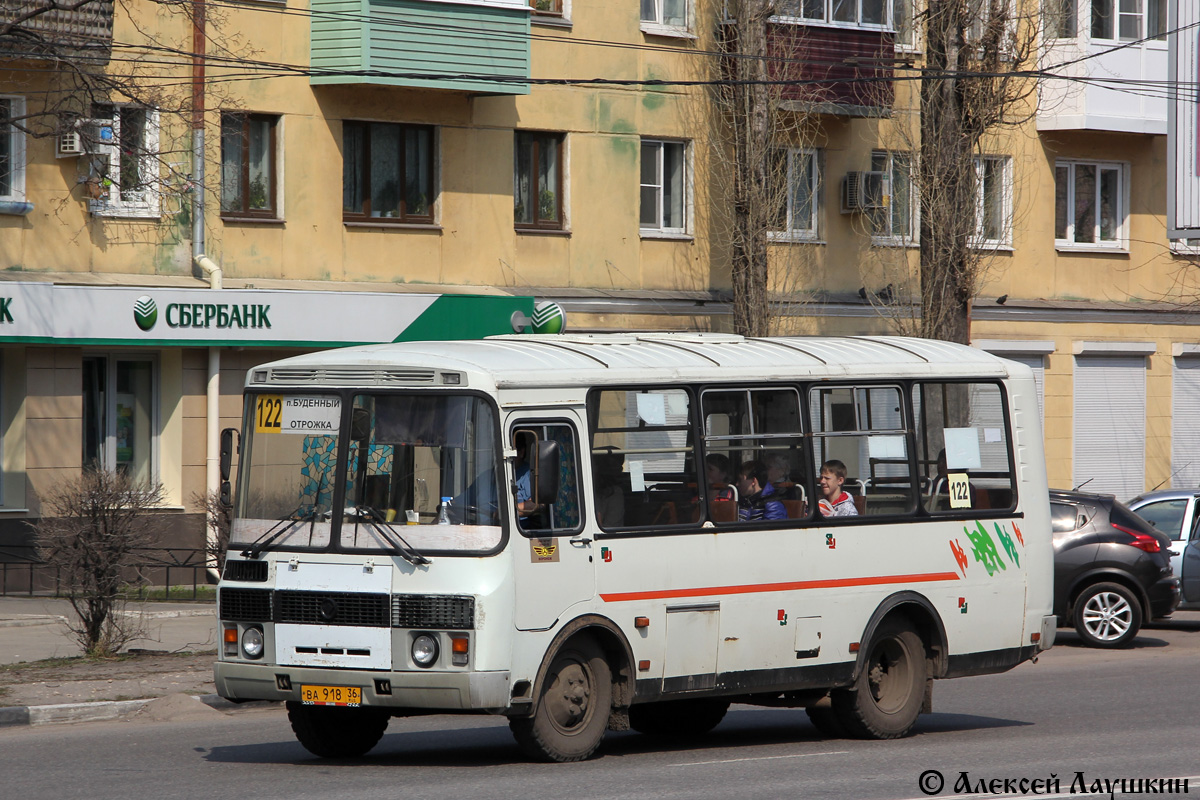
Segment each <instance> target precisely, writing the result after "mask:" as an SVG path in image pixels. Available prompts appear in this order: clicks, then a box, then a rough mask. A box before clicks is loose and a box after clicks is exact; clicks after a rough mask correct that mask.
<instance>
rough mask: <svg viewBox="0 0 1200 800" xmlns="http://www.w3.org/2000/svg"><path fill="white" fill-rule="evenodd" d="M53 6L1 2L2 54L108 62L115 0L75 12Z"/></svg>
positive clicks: (40, 0) (39, 1) (36, 1)
mask: <svg viewBox="0 0 1200 800" xmlns="http://www.w3.org/2000/svg"><path fill="white" fill-rule="evenodd" d="M51 5H52V3H51V0H25V1H24V2H18V3H15V4H13V3H0V52H2V53H5V54H6V55H7V54H13V55H15V56H17V57H22V56H23V57H26V58H36V59H59V58H64V57H67V58H73V59H80V60H86V61H87V62H88V63H92V64H106V63H108V61H109V57H110V55H111V53H112V38H113V0H93V2H90V3H86V4H84V5H82V6H81V7H79V8H77V9H73V10H67V9H61V8H51ZM10 26H11V27H10Z"/></svg>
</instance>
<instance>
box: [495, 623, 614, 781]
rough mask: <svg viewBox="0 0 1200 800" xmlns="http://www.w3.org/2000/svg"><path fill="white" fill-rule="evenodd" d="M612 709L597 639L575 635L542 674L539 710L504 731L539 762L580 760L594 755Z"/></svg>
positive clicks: (609, 684) (609, 674)
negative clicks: (507, 730) (510, 732)
mask: <svg viewBox="0 0 1200 800" xmlns="http://www.w3.org/2000/svg"><path fill="white" fill-rule="evenodd" d="M611 710H612V670H611V669H609V666H608V661H606V660H605V658H604V652H603V651H602V650H601V649H600V647H599V645H597V644H596V642H595V640H593V639H592V638H591V637H588V636H577V637H575V638H573V639H571V640H569V641H568V642H567V643H566V644H564V645H563V646H562V648H561V649H559V651H558V652H557V653H555V654H554V659H553V660H552V661H551V662H550V666H549V668H548V669H547V670H546V677H545V679H544V680H543V682H542V691H541V694H540V696H539V697H538V703H537V709H536V710H535V711H534V712H533V715H532V716H530V717H520V718H515V719H510V720H509V722H508V727H509V729H510V730H511V731H512V734H513V737H514V738H515V739H516V740H517V744H518V745H520V746H521V749H522V750H523V751H525V753H526V755H528V756H530V757H531V758H534V759H537V760H538V761H557V762H560V763H562V762H568V761H583V760H584V759H586V758H588V757H589V756H591V755H592V754H593V753H594V752H596V748H598V747H599V746H600V741H601V740H602V739H603V738H604V731H605V729H607V728H608V717H609V713H610V712H611Z"/></svg>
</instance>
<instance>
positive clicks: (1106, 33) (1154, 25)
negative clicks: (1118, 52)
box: [1092, 0, 1167, 42]
mask: <svg viewBox="0 0 1200 800" xmlns="http://www.w3.org/2000/svg"><path fill="white" fill-rule="evenodd" d="M1092 38H1093V39H1116V40H1120V41H1123V42H1132V41H1137V40H1139V39H1142V38H1146V39H1156V40H1158V41H1165V40H1166V38H1167V0H1092Z"/></svg>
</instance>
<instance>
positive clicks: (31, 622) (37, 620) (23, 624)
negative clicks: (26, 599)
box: [0, 615, 67, 628]
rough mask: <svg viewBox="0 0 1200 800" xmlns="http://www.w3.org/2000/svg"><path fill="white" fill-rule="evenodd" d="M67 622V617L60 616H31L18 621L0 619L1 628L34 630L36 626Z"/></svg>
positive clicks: (17, 619) (20, 618)
mask: <svg viewBox="0 0 1200 800" xmlns="http://www.w3.org/2000/svg"><path fill="white" fill-rule="evenodd" d="M66 621H67V618H66V617H62V616H58V615H48V616H47V615H37V616H34V615H31V616H28V617H19V618H16V619H0V628H32V627H33V626H35V625H53V624H55V623H56V622H63V623H65V622H66Z"/></svg>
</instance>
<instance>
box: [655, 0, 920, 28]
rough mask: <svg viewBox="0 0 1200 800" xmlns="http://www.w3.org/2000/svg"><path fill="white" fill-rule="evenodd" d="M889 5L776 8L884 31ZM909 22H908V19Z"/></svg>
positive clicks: (799, 0) (866, 1)
mask: <svg viewBox="0 0 1200 800" xmlns="http://www.w3.org/2000/svg"><path fill="white" fill-rule="evenodd" d="M906 1H908V0H896V2H897V5H899V4H900V3H901V2H906ZM643 2H645V0H643ZM892 2H893V0H781V2H779V3H778V4H777V6H776V8H778V10H779V15H780V16H783V17H794V18H796V19H801V20H810V21H813V22H828V23H830V24H834V25H853V26H855V27H858V26H870V27H875V28H883V27H887V26H888V24H889V21H890V20H889V12H890V11H891V10H892V9H891V6H892ZM900 13H903V12H900ZM898 16H899V14H898ZM909 22H910V23H911V17H910V18H909Z"/></svg>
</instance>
